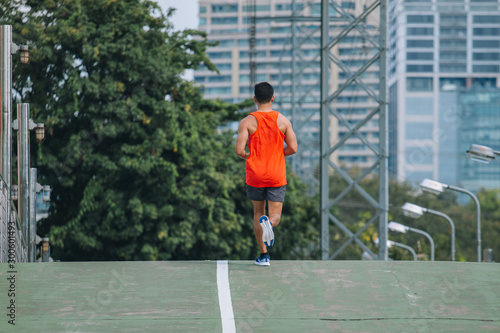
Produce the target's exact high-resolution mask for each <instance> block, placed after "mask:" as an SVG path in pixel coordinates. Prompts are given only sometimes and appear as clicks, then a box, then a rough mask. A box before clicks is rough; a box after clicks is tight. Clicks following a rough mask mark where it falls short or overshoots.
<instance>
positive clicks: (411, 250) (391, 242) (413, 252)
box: [374, 238, 417, 261]
mask: <svg viewBox="0 0 500 333" xmlns="http://www.w3.org/2000/svg"><path fill="white" fill-rule="evenodd" d="M374 242H375V244H376V245H377V246H378V243H379V240H378V238H375V240H374ZM385 244H386V248H387V249H389V248H391V246H397V247H400V248H403V249H405V250H408V251H410V253H411V254H412V256H413V261H417V254H416V253H415V250H414V249H412V248H411V246H408V245H405V244H401V243H398V242H394V241H391V240H387V242H386V243H385Z"/></svg>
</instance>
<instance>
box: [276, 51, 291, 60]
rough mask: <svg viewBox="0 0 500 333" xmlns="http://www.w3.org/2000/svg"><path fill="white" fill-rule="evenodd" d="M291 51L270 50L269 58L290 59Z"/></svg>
mask: <svg viewBox="0 0 500 333" xmlns="http://www.w3.org/2000/svg"><path fill="white" fill-rule="evenodd" d="M290 56H292V50H271V57H273V58H275V57H290Z"/></svg>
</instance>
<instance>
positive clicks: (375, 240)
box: [373, 238, 393, 249]
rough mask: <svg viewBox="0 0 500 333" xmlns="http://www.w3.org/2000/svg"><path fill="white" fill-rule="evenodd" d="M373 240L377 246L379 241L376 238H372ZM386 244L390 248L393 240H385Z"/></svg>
mask: <svg viewBox="0 0 500 333" xmlns="http://www.w3.org/2000/svg"><path fill="white" fill-rule="evenodd" d="M373 242H374V243H375V245H376V246H378V243H379V242H380V241H379V240H378V238H375V239H374V240H373ZM386 244H387V248H388V249H390V248H391V246H392V245H393V241H390V240H387V242H386Z"/></svg>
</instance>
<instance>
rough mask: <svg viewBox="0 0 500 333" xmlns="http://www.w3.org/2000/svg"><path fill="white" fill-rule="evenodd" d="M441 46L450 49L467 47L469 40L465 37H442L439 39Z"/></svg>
mask: <svg viewBox="0 0 500 333" xmlns="http://www.w3.org/2000/svg"><path fill="white" fill-rule="evenodd" d="M439 47H440V48H450V49H457V48H462V49H465V48H466V47H467V41H466V40H464V39H442V40H440V41H439Z"/></svg>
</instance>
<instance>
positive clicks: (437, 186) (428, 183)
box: [420, 179, 448, 195]
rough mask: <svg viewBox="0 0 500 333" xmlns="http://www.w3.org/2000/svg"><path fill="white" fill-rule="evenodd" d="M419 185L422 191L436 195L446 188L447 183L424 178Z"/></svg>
mask: <svg viewBox="0 0 500 333" xmlns="http://www.w3.org/2000/svg"><path fill="white" fill-rule="evenodd" d="M420 187H421V188H422V190H423V191H424V192H427V193H431V194H436V195H438V194H441V193H443V191H444V190H445V189H447V188H448V185H446V184H443V183H440V182H437V181H435V180H430V179H424V180H422V182H421V183H420Z"/></svg>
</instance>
